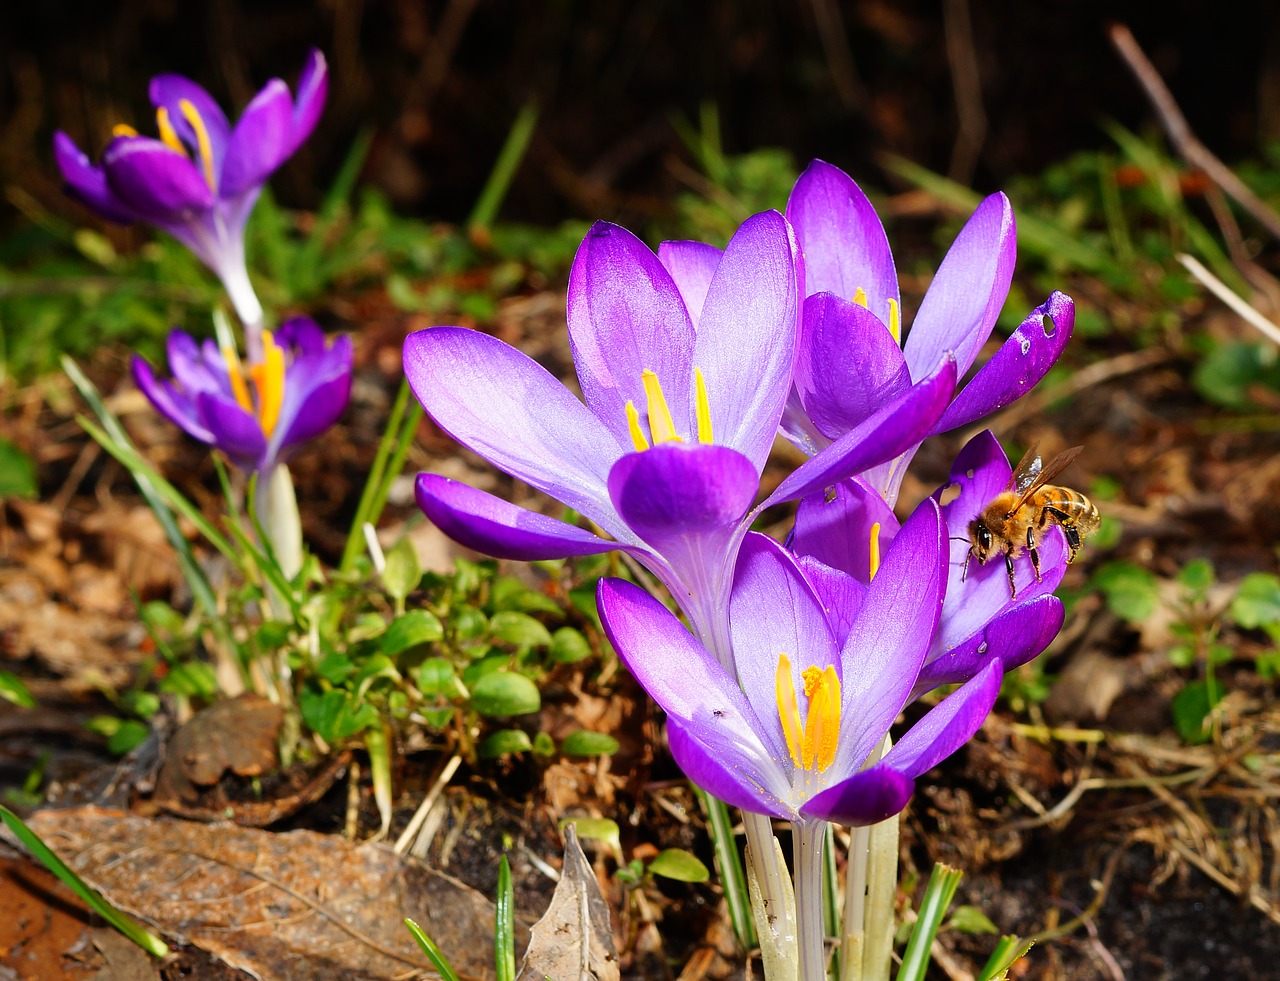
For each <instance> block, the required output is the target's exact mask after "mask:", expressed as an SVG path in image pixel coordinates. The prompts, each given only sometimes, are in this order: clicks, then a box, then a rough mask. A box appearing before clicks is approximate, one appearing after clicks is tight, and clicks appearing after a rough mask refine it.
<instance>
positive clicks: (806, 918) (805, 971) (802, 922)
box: [791, 818, 827, 981]
mask: <svg viewBox="0 0 1280 981" xmlns="http://www.w3.org/2000/svg"><path fill="white" fill-rule="evenodd" d="M826 837H827V823H826V822H825V821H818V820H812V819H803V818H802V819H799V820H795V821H792V822H791V839H792V851H793V854H794V858H795V869H796V922H797V923H798V924H799V926H800V940H799V947H800V959H799V960H800V981H824V979H825V978H826V976H827V957H826V949H825V947H824V945H823V936H822V934H823V930H822V848H823V844H824V843H825V841H826Z"/></svg>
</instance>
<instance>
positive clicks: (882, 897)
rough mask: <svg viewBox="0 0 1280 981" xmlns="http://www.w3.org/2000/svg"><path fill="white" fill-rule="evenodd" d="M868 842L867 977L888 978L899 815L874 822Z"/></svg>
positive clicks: (872, 979)
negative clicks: (877, 822)
mask: <svg viewBox="0 0 1280 981" xmlns="http://www.w3.org/2000/svg"><path fill="white" fill-rule="evenodd" d="M870 837H871V841H870V844H869V846H868V857H869V861H868V869H867V911H866V919H865V921H864V925H865V929H866V945H865V947H864V949H863V954H862V970H863V978H864V981H889V972H890V970H891V969H892V967H893V913H894V897H895V896H896V895H897V891H898V815H897V814H895V815H894V816H893V817H891V818H888V819H887V820H884V821H881V822H880V823H879V824H875V825H872V826H871V836H870Z"/></svg>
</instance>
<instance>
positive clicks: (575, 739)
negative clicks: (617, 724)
mask: <svg viewBox="0 0 1280 981" xmlns="http://www.w3.org/2000/svg"><path fill="white" fill-rule="evenodd" d="M560 751H561V752H562V753H564V754H565V755H566V756H609V755H610V754H612V753H616V752H617V751H618V740H616V739H614V738H613V737H612V736H609V735H606V734H605V733H603V732H590V731H589V730H587V729H579V730H578V731H577V732H573V733H570V734H569V735H568V736H566V737H565V740H564V742H562V743H561V744H560Z"/></svg>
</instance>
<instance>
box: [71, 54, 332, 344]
mask: <svg viewBox="0 0 1280 981" xmlns="http://www.w3.org/2000/svg"><path fill="white" fill-rule="evenodd" d="M328 83H329V80H328V69H327V68H326V65H325V60H324V55H322V54H321V53H320V52H319V51H315V50H313V51H312V52H311V53H310V55H309V56H308V58H307V62H306V64H305V65H304V66H303V69H302V74H301V76H300V77H299V79H298V94H297V98H296V99H295V98H294V97H293V96H292V95H291V94H290V92H289V87H288V86H287V85H285V83H284V82H282V81H281V80H280V79H278V78H277V79H272V80H271V81H270V82H268V83H267V84H266V85H265V86H264V87H263V89H262V91H260V92H259V93H258V94H257V95H256V96H255V97H254V99H253V101H252V102H250V103H249V105H248V106H247V107H246V108H245V110H244V112H243V113H242V114H241V116H240V119H239V120H238V121H237V122H236V124H235V126H234V127H232V125H231V124H230V123H229V122H228V121H227V117H226V116H225V115H224V114H223V112H222V109H221V108H220V107H219V106H218V104H217V102H215V101H214V99H213V97H212V96H211V95H209V93H208V92H206V91H205V90H204V89H203V88H201V87H200V86H199V85H197V84H196V83H195V82H193V81H191V80H190V79H187V78H184V77H182V76H181V75H157V76H156V77H155V78H153V79H152V80H151V89H150V97H151V102H152V104H153V105H154V106H155V107H156V123H157V126H158V129H159V133H160V136H159V139H154V138H152V137H149V136H140V135H139V134H138V133H137V131H136V130H134V129H133V128H132V127H129V126H124V125H120V126H117V127H116V129H115V133H114V138H113V139H112V140H111V142H110V143H109V144H107V148H106V150H105V151H104V152H103V155H102V163H101V164H98V165H94V164H93V163H91V162H90V161H89V158H88V157H87V156H86V155H85V154H84V153H82V152H81V151H80V149H79V147H77V146H76V145H75V143H74V142H73V141H72V139H71V137H69V136H68V135H67V134H66V133H63V132H58V133H55V134H54V138H53V149H54V155H55V157H56V159H57V162H58V167H59V169H60V170H61V171H62V176H63V178H64V179H65V180H66V182H67V189H68V190H69V191H70V193H71V194H72V195H74V196H75V197H76V198H78V199H79V200H80V201H82V202H84V203H85V204H87V205H88V206H89V207H91V208H93V209H94V210H95V211H97V212H98V213H99V214H100V215H102V216H103V217H105V218H108V219H110V220H112V221H118V222H133V221H141V222H145V223H147V224H149V225H154V226H155V227H157V228H160V229H163V230H164V231H166V232H168V233H169V234H170V235H172V236H173V237H174V238H176V239H177V240H178V241H180V242H181V243H182V244H183V245H185V246H186V247H187V248H189V249H190V250H191V251H192V252H194V253H195V254H196V256H197V257H199V259H200V261H202V262H203V263H204V264H205V265H206V266H208V267H209V268H210V269H211V270H213V272H214V273H215V274H216V275H217V276H218V278H219V279H221V280H222V283H223V285H224V286H225V287H226V289H227V292H228V293H229V294H230V296H231V301H232V303H233V304H234V305H235V308H236V312H237V313H238V314H239V316H240V319H241V321H243V322H244V324H245V326H246V330H247V331H248V333H249V355H250V361H252V362H256V361H257V360H258V359H259V355H260V352H259V351H258V345H259V342H258V332H259V331H260V329H261V322H262V308H261V306H260V305H259V303H258V299H257V297H256V296H255V294H254V292H253V287H252V286H251V285H250V283H249V276H248V272H247V270H246V268H245V261H244V227H245V223H246V222H247V221H248V219H249V212H250V211H252V210H253V205H254V203H255V202H256V201H257V199H258V194H259V193H260V192H261V190H262V187H263V185H264V184H265V183H266V181H267V178H269V177H270V176H271V174H272V173H274V172H275V170H276V168H278V167H279V166H280V165H281V164H282V163H284V162H285V161H286V160H288V159H289V157H291V156H292V155H293V153H294V151H296V150H297V149H298V147H299V146H300V145H301V144H302V142H303V141H304V140H305V139H306V138H307V137H308V136H309V135H310V134H311V131H312V130H313V129H314V128H315V125H316V121H317V120H318V119H319V117H320V111H321V110H322V109H323V108H324V102H325V95H326V93H327V91H328Z"/></svg>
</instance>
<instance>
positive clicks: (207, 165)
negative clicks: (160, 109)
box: [178, 99, 218, 191]
mask: <svg viewBox="0 0 1280 981" xmlns="http://www.w3.org/2000/svg"><path fill="white" fill-rule="evenodd" d="M178 108H179V109H180V110H181V111H182V118H183V119H185V120H186V121H187V122H188V123H190V124H191V128H192V129H193V130H194V131H195V134H196V145H197V146H198V148H199V150H200V166H201V167H202V168H203V170H204V180H205V183H206V184H208V185H209V190H211V191H216V190H217V189H218V185H217V180H216V178H215V177H214V174H213V144H212V143H210V142H209V130H208V128H206V126H205V124H204V120H203V119H201V118H200V113H199V112H197V111H196V107H195V106H194V105H192V104H191V102H190V101H189V100H188V99H179V100H178Z"/></svg>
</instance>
